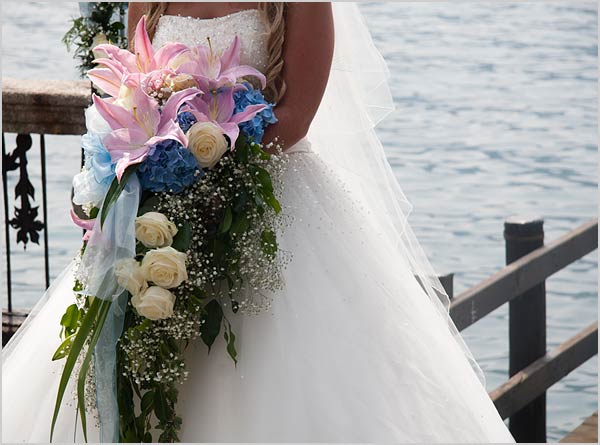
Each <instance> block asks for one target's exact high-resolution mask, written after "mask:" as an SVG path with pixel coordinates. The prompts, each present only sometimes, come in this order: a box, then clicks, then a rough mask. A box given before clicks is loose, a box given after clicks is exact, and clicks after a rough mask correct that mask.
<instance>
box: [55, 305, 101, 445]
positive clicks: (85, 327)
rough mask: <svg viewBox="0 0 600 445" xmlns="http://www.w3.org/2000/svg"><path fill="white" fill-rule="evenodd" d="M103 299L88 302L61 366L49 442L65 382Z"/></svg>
mask: <svg viewBox="0 0 600 445" xmlns="http://www.w3.org/2000/svg"><path fill="white" fill-rule="evenodd" d="M102 301H103V300H100V299H99V298H94V301H92V303H91V304H90V308H89V309H88V311H87V313H86V314H85V317H83V320H82V321H81V326H80V327H79V330H78V331H77V334H76V335H75V339H74V340H73V343H72V344H71V350H70V351H69V355H68V356H67V360H66V362H65V367H64V368H63V373H62V375H61V377H60V382H59V384H58V394H57V395H56V403H55V405H54V414H53V415H52V425H51V427H50V442H52V436H53V435H54V427H55V426H56V419H57V418H58V412H59V411H60V405H61V403H62V400H63V397H64V395H65V390H66V389H67V383H68V382H69V378H70V377H71V374H72V372H73V368H74V367H75V363H76V362H77V357H78V356H79V353H80V352H81V349H82V348H83V345H84V344H85V341H86V339H87V338H88V336H89V334H90V332H91V330H92V328H93V326H94V322H95V321H96V317H97V316H98V310H99V309H100V306H101V304H102Z"/></svg>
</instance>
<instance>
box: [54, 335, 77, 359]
mask: <svg viewBox="0 0 600 445" xmlns="http://www.w3.org/2000/svg"><path fill="white" fill-rule="evenodd" d="M73 340H75V334H73V335H69V336H68V337H67V338H65V339H64V340H63V342H62V343H61V344H60V346H59V347H58V348H57V349H56V352H55V353H54V355H53V356H52V361H55V360H60V359H62V358H65V357H66V356H67V355H69V351H70V350H71V345H72V344H73Z"/></svg>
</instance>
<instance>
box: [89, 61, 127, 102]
mask: <svg viewBox="0 0 600 445" xmlns="http://www.w3.org/2000/svg"><path fill="white" fill-rule="evenodd" d="M87 75H88V77H89V78H90V80H91V81H92V83H93V84H94V85H96V86H97V87H98V88H100V89H101V90H102V91H105V92H106V93H108V94H110V95H111V96H113V97H116V96H118V95H119V90H120V89H121V76H120V75H118V74H116V73H115V72H114V71H113V70H111V69H110V68H93V69H91V70H89V71H88V72H87Z"/></svg>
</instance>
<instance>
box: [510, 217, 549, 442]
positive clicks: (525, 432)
mask: <svg viewBox="0 0 600 445" xmlns="http://www.w3.org/2000/svg"><path fill="white" fill-rule="evenodd" d="M543 225H544V221H543V219H542V218H528V217H518V216H515V217H510V218H508V219H506V221H505V222H504V239H505V240H506V264H510V263H512V262H513V261H515V260H517V259H519V258H520V257H522V256H524V255H526V254H528V253H530V252H531V251H533V250H535V249H537V248H539V247H541V246H543V245H544V227H543ZM508 306H509V307H508V309H509V350H510V353H509V354H510V357H509V375H510V376H513V375H514V374H516V373H517V372H519V371H520V370H522V369H523V368H525V367H526V366H527V365H529V364H531V363H532V362H534V361H535V360H537V359H538V358H540V357H542V356H544V355H545V354H546V285H545V282H542V283H540V284H538V285H536V286H534V287H532V288H531V289H529V290H528V291H526V292H524V293H523V294H521V295H517V296H516V297H515V298H513V299H512V300H510V301H509V305H508ZM509 429H510V432H511V433H512V435H513V436H514V437H515V440H516V441H517V442H530V443H531V442H537V443H545V442H546V393H545V392H544V393H543V394H542V395H541V396H539V397H538V398H536V399H534V400H533V401H532V402H531V403H529V404H528V405H526V406H525V407H523V408H522V409H520V410H519V411H517V412H515V413H514V414H513V415H512V416H511V417H510V421H509Z"/></svg>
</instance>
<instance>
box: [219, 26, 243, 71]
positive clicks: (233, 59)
mask: <svg viewBox="0 0 600 445" xmlns="http://www.w3.org/2000/svg"><path fill="white" fill-rule="evenodd" d="M241 51H242V48H241V46H240V39H239V37H238V36H237V35H236V36H235V37H234V38H233V42H231V45H229V48H227V49H226V50H225V51H223V54H222V55H221V70H222V71H226V70H228V69H230V68H232V67H235V66H238V65H239V64H240V53H241Z"/></svg>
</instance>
